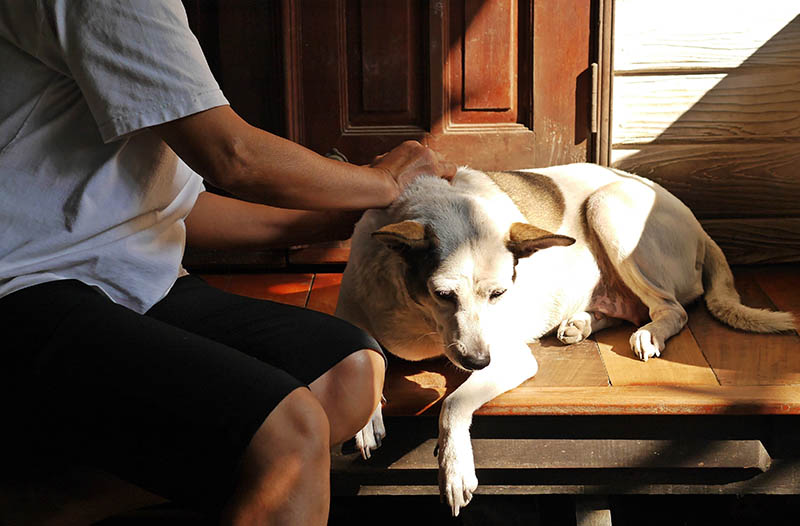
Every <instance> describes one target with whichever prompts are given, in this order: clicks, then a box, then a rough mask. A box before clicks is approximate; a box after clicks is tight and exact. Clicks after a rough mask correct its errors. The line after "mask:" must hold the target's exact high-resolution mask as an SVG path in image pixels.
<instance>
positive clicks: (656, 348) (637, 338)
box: [631, 328, 664, 362]
mask: <svg viewBox="0 0 800 526" xmlns="http://www.w3.org/2000/svg"><path fill="white" fill-rule="evenodd" d="M631 349H633V352H634V353H636V356H638V357H639V358H640V359H641V360H642V361H645V362H646V361H647V360H649V359H650V358H653V357H658V356H661V351H663V350H664V342H663V341H661V339H660V338H658V337H657V336H656V335H655V334H653V333H652V332H650V331H649V330H647V329H644V328H642V329H639V330H638V331H636V332H634V333H633V335H632V336H631Z"/></svg>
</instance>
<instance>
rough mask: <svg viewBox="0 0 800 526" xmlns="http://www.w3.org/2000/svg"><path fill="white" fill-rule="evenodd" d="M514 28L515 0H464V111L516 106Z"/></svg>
mask: <svg viewBox="0 0 800 526" xmlns="http://www.w3.org/2000/svg"><path fill="white" fill-rule="evenodd" d="M516 25H517V5H516V2H515V1H514V0H511V1H509V0H490V1H487V0H465V2H464V52H463V62H464V63H463V73H462V75H463V79H464V82H463V84H464V100H463V105H464V109H465V110H482V111H487V110H488V111H507V110H509V109H511V108H512V106H515V101H514V90H515V88H516V84H517V57H516V52H517V43H516V35H517V31H516V27H515V26H516Z"/></svg>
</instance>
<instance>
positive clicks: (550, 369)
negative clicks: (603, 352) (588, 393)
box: [526, 336, 608, 387]
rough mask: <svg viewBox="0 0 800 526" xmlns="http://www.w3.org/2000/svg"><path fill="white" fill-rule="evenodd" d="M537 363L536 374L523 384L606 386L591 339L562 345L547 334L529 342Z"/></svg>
mask: <svg viewBox="0 0 800 526" xmlns="http://www.w3.org/2000/svg"><path fill="white" fill-rule="evenodd" d="M529 347H530V348H531V352H533V355H534V356H535V357H536V361H537V362H538V363H539V371H538V372H537V373H536V376H534V377H533V378H531V379H530V380H527V381H526V383H527V384H529V385H532V386H535V387H550V386H559V385H561V386H564V385H571V386H575V387H579V386H580V387H588V386H597V387H602V386H608V374H607V373H606V369H605V367H604V366H603V360H602V359H601V358H600V354H599V352H598V349H597V344H596V343H595V342H593V341H591V340H586V341H582V342H580V343H576V344H573V345H564V344H562V343H561V342H559V341H558V340H557V339H556V338H555V337H553V336H547V337H545V338H543V339H542V340H541V341H539V342H537V343H532V344H530V345H529Z"/></svg>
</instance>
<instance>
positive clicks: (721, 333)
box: [689, 268, 800, 386]
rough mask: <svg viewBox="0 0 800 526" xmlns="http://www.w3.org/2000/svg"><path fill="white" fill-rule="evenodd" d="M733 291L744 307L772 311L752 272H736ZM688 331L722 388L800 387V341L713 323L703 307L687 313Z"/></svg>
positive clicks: (792, 336)
mask: <svg viewBox="0 0 800 526" xmlns="http://www.w3.org/2000/svg"><path fill="white" fill-rule="evenodd" d="M735 276H736V288H737V290H738V291H739V294H740V296H741V297H742V302H743V303H744V304H745V305H748V306H751V307H756V308H768V309H774V305H773V304H772V302H771V301H770V300H769V297H768V296H767V295H766V294H765V293H764V292H763V291H762V290H761V288H760V287H759V286H758V283H757V281H756V279H755V275H754V273H753V271H751V270H748V269H746V268H744V269H737V272H736V274H735ZM689 328H690V329H691V331H692V334H693V335H694V337H695V339H696V340H697V342H698V343H699V344H700V347H701V348H702V349H703V354H704V355H705V357H706V359H707V360H708V363H709V364H710V365H711V367H712V369H713V370H714V373H715V374H716V376H717V378H718V379H719V382H720V384H721V385H723V386H741V385H761V386H765V385H800V352H799V351H800V337H798V335H797V334H796V333H788V334H780V335H776V334H754V333H748V332H743V331H740V330H736V329H732V328H730V327H728V326H726V325H723V324H722V323H721V322H719V321H717V320H716V319H714V318H713V317H712V316H711V314H709V312H708V310H707V309H706V308H705V305H702V304H697V305H696V306H695V307H694V308H693V309H691V310H690V311H689Z"/></svg>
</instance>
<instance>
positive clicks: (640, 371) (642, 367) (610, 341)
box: [592, 323, 719, 386]
mask: <svg viewBox="0 0 800 526" xmlns="http://www.w3.org/2000/svg"><path fill="white" fill-rule="evenodd" d="M635 330H636V327H634V326H633V325H631V324H630V323H626V324H624V325H621V326H618V327H612V328H609V329H606V330H602V331H600V332H598V333H596V334H595V335H593V336H592V338H593V339H594V340H596V341H597V344H598V346H599V347H600V354H601V355H602V357H603V362H604V363H605V366H606V370H607V371H608V377H609V379H610V380H611V385H614V386H626V385H676V386H677V385H719V383H718V382H717V379H716V377H715V376H714V372H713V371H712V370H711V367H710V366H709V364H708V362H707V361H706V359H705V357H704V356H703V353H702V351H701V350H700V347H699V346H698V345H697V342H696V341H695V339H694V338H693V337H692V334H691V332H690V331H689V330H688V328H686V327H684V329H683V330H682V331H680V332H679V333H678V334H676V335H675V336H673V337H672V338H670V339H669V340H667V345H666V348H665V349H664V351H663V352H662V353H661V357H660V358H651V359H650V360H648V361H647V362H643V361H642V360H640V359H639V358H638V357H637V356H636V355H635V354H634V353H633V350H631V346H630V337H631V335H632V334H633V332H634V331H635Z"/></svg>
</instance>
